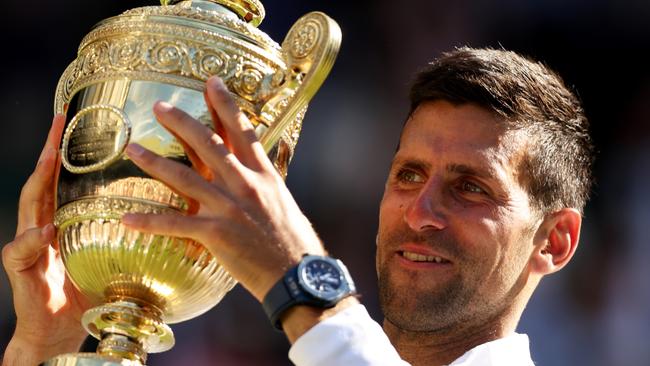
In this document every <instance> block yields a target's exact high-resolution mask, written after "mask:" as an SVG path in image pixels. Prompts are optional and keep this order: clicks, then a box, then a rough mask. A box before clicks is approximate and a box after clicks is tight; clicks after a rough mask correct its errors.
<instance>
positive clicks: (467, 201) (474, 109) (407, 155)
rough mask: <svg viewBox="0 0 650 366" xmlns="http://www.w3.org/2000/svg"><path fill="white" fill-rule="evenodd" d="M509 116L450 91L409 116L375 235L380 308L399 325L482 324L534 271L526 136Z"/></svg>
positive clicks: (499, 312)
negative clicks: (524, 167)
mask: <svg viewBox="0 0 650 366" xmlns="http://www.w3.org/2000/svg"><path fill="white" fill-rule="evenodd" d="M503 125H504V124H503V123H501V122H500V121H499V119H498V117H497V116H495V115H493V114H492V113H490V112H489V111H487V110H485V109H482V108H480V107H478V106H475V105H472V104H464V105H459V106H455V105H452V104H450V103H448V102H445V101H435V102H427V103H424V104H422V105H420V106H419V107H418V108H417V110H416V111H415V112H414V113H413V115H412V116H411V118H410V120H409V121H408V122H407V124H406V126H405V128H404V131H403V133H402V137H401V139H400V148H399V150H398V151H397V153H396V154H395V158H394V160H393V163H392V166H391V170H390V174H389V177H388V181H387V182H386V187H385V191H384V197H383V199H382V202H381V208H380V216H379V233H378V236H377V272H378V276H379V288H380V296H381V303H382V309H383V312H384V315H385V316H386V319H387V320H388V321H389V322H391V323H393V324H394V325H395V326H397V327H398V328H401V329H404V330H412V331H436V330H439V331H442V330H445V329H449V328H450V327H456V326H459V325H460V326H463V327H466V326H472V325H474V324H485V323H486V322H490V321H491V320H494V319H495V318H497V317H499V316H501V315H503V313H504V312H505V311H506V309H507V308H508V306H509V305H511V304H512V301H513V299H514V298H515V297H516V296H517V295H518V294H519V293H520V291H521V290H522V288H523V286H524V285H525V283H526V281H527V280H528V273H529V269H528V260H529V258H530V256H531V254H532V252H533V249H534V248H533V236H534V232H535V230H534V229H535V228H536V226H537V224H538V221H537V216H536V215H535V213H534V212H533V209H532V208H531V205H530V202H529V197H528V194H527V193H526V192H525V191H524V189H523V188H522V187H521V186H520V184H519V181H518V177H517V173H518V172H517V171H516V167H517V164H518V159H520V158H521V152H520V150H522V149H523V146H524V142H525V139H524V138H523V137H522V134H517V133H514V132H508V131H506V129H505V127H504V126H503Z"/></svg>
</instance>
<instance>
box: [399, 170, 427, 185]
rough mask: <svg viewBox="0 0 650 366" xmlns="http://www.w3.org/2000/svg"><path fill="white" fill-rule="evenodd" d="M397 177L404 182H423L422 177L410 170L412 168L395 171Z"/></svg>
mask: <svg viewBox="0 0 650 366" xmlns="http://www.w3.org/2000/svg"><path fill="white" fill-rule="evenodd" d="M397 179H398V180H399V181H400V182H406V183H422V182H424V178H423V177H422V176H421V175H420V174H418V173H416V172H414V171H412V170H402V171H399V172H398V173H397Z"/></svg>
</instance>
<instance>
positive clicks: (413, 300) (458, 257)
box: [377, 229, 476, 332]
mask: <svg viewBox="0 0 650 366" xmlns="http://www.w3.org/2000/svg"><path fill="white" fill-rule="evenodd" d="M378 241H379V245H380V246H381V247H383V248H396V247H397V246H398V245H399V244H401V243H406V242H411V243H422V244H426V245H428V246H430V247H431V248H433V249H435V250H436V251H438V252H440V253H444V255H445V256H446V258H449V259H451V260H453V261H454V263H458V262H464V261H466V258H467V256H466V255H464V254H463V253H462V252H461V250H460V249H459V247H460V246H459V245H458V244H457V243H456V239H454V238H453V237H451V236H450V235H447V234H446V233H445V232H437V233H432V234H428V235H422V234H417V233H414V232H412V231H411V230H409V229H402V230H399V231H394V232H392V233H390V234H386V235H383V234H380V236H379V238H378ZM379 260H380V259H379V257H378V263H377V271H378V273H377V274H378V277H379V298H380V304H381V307H382V311H383V313H384V315H385V317H386V319H387V320H388V321H390V322H391V323H393V324H394V325H395V326H397V327H398V328H400V329H403V330H408V331H417V332H420V331H427V332H430V331H436V330H442V329H445V328H447V327H449V326H450V325H452V324H455V323H456V322H457V321H458V320H459V319H460V318H462V317H463V311H462V309H463V308H465V307H466V306H467V305H468V303H469V302H470V299H471V297H472V288H474V287H475V286H476V284H473V283H471V281H467V279H464V278H463V276H462V275H461V274H460V273H458V272H455V273H453V274H452V275H451V277H450V278H447V279H446V280H445V283H433V284H431V285H432V286H431V287H430V288H409V287H408V285H407V286H406V287H404V286H403V285H400V284H399V283H402V284H403V283H404V282H408V283H410V284H413V285H414V286H416V284H423V283H425V284H426V283H429V282H431V280H432V279H426V278H422V276H423V273H418V272H411V273H400V275H405V276H408V277H409V280H408V281H404V279H402V280H397V279H395V275H396V274H395V273H394V272H392V271H391V269H390V266H389V265H388V264H387V263H385V262H384V263H379ZM433 281H434V282H435V279H433ZM418 286H419V285H418Z"/></svg>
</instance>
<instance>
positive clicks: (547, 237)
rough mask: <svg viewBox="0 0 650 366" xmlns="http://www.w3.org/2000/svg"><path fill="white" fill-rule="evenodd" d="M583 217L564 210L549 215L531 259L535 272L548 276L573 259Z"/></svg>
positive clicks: (573, 210) (575, 212)
mask: <svg viewBox="0 0 650 366" xmlns="http://www.w3.org/2000/svg"><path fill="white" fill-rule="evenodd" d="M581 224H582V215H580V212H578V211H577V210H575V209H572V208H563V209H562V210H560V211H557V212H554V213H552V214H549V215H547V216H546V217H545V218H544V222H543V223H542V224H541V225H540V232H538V234H541V237H540V240H539V241H538V242H537V243H536V245H535V251H534V252H533V254H532V257H531V265H532V266H531V268H532V269H533V271H535V272H537V273H539V274H541V275H546V274H550V273H554V272H557V271H559V270H560V269H562V268H563V267H564V266H565V265H566V264H567V263H569V261H570V260H571V258H572V257H573V254H574V253H575V252H576V248H577V247H578V240H579V239H580V226H581Z"/></svg>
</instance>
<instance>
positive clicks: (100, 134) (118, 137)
mask: <svg viewBox="0 0 650 366" xmlns="http://www.w3.org/2000/svg"><path fill="white" fill-rule="evenodd" d="M130 133H131V123H130V122H129V120H128V118H127V117H126V115H125V114H124V112H122V111H121V110H120V109H118V108H116V107H113V106H110V105H101V104H98V105H92V106H90V107H86V108H84V109H82V110H80V111H79V112H78V113H77V114H76V115H75V116H74V118H73V119H72V120H71V121H70V124H69V125H68V127H67V128H66V131H65V134H64V137H63V143H62V148H61V149H62V151H61V162H62V163H63V166H64V167H65V168H66V169H67V170H69V171H70V172H72V173H77V174H81V173H88V172H92V171H95V170H100V169H103V168H105V167H107V166H108V165H110V164H111V163H113V162H114V161H116V160H117V159H119V157H120V155H121V154H122V152H123V151H124V148H125V147H126V144H127V143H128V141H129V136H130Z"/></svg>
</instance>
